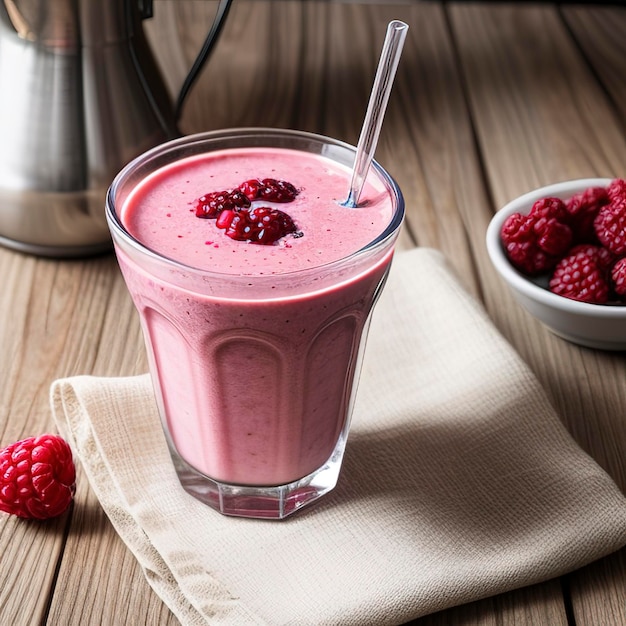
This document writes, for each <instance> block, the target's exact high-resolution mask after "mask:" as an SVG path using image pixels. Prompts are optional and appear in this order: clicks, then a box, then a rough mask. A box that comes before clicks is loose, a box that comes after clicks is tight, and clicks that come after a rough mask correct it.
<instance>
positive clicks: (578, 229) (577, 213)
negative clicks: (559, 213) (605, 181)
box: [566, 187, 609, 243]
mask: <svg viewBox="0 0 626 626" xmlns="http://www.w3.org/2000/svg"><path fill="white" fill-rule="evenodd" d="M608 203H609V194H608V193H607V190H606V189H605V188H604V187H589V188H588V189H585V190H584V191H581V192H580V193H577V194H575V195H574V196H572V197H571V198H570V199H569V200H568V202H567V205H566V206H567V212H568V214H569V220H568V223H569V225H570V227H571V229H572V232H573V234H574V241H576V242H578V243H583V242H587V243H592V242H595V243H597V241H598V238H597V236H596V231H595V229H594V226H593V222H594V220H595V218H596V215H597V214H598V212H599V211H600V209H601V207H603V206H604V205H605V204H608Z"/></svg>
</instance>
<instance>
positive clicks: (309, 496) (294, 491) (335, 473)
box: [169, 436, 345, 519]
mask: <svg viewBox="0 0 626 626" xmlns="http://www.w3.org/2000/svg"><path fill="white" fill-rule="evenodd" d="M169 448H170V455H171V457H172V460H173V462H174V467H175V469H176V473H177V475H178V479H179V481H180V484H181V485H182V486H183V488H184V489H185V491H187V492H188V493H190V494H191V495H192V496H194V497H195V498H197V499H198V500H200V501H201V502H204V503H205V504H207V505H209V506H210V507H211V508H213V509H215V510H217V511H219V512H220V513H223V514H224V515H233V516H237V517H252V518H260V519H283V518H285V517H287V516H289V515H291V514H292V513H295V512H296V511H299V510H300V509H301V508H303V507H304V506H306V505H309V504H312V503H313V502H315V501H316V500H319V498H321V497H322V496H323V495H324V494H326V493H328V492H329V491H331V490H332V489H333V488H334V487H335V485H336V484H337V479H338V478H339V470H340V468H341V461H342V458H343V453H344V449H345V437H343V436H342V437H340V439H339V442H338V444H337V447H336V448H335V451H334V452H333V454H332V456H331V457H330V459H329V460H328V461H327V462H326V463H325V464H324V465H323V466H322V467H321V468H319V469H318V470H316V471H314V472H312V473H311V474H309V475H308V476H305V477H304V478H301V479H300V480H296V481H294V482H292V483H288V484H286V485H276V486H268V487H263V486H251V487H249V486H245V485H230V484H228V483H222V482H219V481H217V480H214V479H212V478H209V477H208V476H205V475H204V474H202V473H201V472H199V471H198V470H196V469H194V468H193V467H191V466H190V465H189V464H188V463H187V462H186V461H185V460H184V459H183V458H182V457H181V456H180V455H179V454H178V452H177V451H176V449H175V448H174V447H173V446H172V445H171V444H170V446H169Z"/></svg>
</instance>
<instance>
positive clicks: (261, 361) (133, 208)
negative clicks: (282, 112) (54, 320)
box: [117, 148, 393, 485]
mask: <svg viewBox="0 0 626 626" xmlns="http://www.w3.org/2000/svg"><path fill="white" fill-rule="evenodd" d="M267 177H270V178H277V179H283V180H287V181H289V182H291V183H292V184H293V185H294V186H295V187H296V188H297V189H298V190H299V193H298V195H297V197H296V199H295V201H293V202H291V203H288V204H284V205H283V204H272V203H268V202H261V203H260V204H262V205H264V206H274V207H275V208H279V209H281V210H283V211H285V212H287V213H288V214H289V215H290V216H291V217H292V219H293V220H294V222H295V223H296V226H297V229H298V233H297V236H294V235H293V234H291V235H287V236H286V237H284V238H282V239H280V240H279V242H277V243H276V244H274V245H258V244H252V243H249V242H242V241H236V240H232V239H230V238H229V237H227V236H226V235H225V233H224V231H223V230H220V229H218V228H217V226H216V222H215V220H207V219H200V218H198V217H196V216H195V213H194V211H193V206H194V201H195V200H196V199H197V198H198V197H199V196H201V195H203V194H205V193H209V192H212V191H219V190H222V189H229V188H234V187H236V186H238V185H239V184H240V183H242V182H244V181H245V180H248V179H250V178H267ZM348 182H349V172H348V171H347V170H346V169H345V168H343V167H342V166H340V165H338V164H336V163H334V162H333V161H330V160H329V159H326V158H323V157H320V156H318V155H314V154H309V153H306V152H299V151H293V150H286V149H266V148H263V149H238V150H225V151H221V152H214V153H209V154H207V155H202V156H200V157H193V158H188V159H183V160H181V161H177V162H175V163H174V164H172V165H170V166H166V167H165V168H163V169H160V170H158V171H156V172H155V173H154V174H153V175H151V176H149V177H148V178H146V179H144V181H143V182H142V183H141V184H140V185H138V186H137V187H136V188H135V189H134V191H133V192H132V193H131V195H130V196H129V197H128V198H127V200H126V202H125V203H124V206H123V207H122V209H121V211H120V218H121V221H122V223H123V225H124V226H125V227H126V229H127V230H128V232H129V233H130V234H131V235H132V236H133V237H134V238H136V239H137V240H138V241H140V242H141V243H142V244H143V245H144V246H146V247H147V248H149V249H151V250H153V251H155V252H157V253H158V254H159V255H162V256H164V257H167V258H170V259H174V260H176V261H177V262H178V263H180V264H183V265H184V266H188V268H187V270H186V269H185V268H184V267H182V266H178V267H177V269H176V271H172V270H171V269H168V268H165V269H160V270H159V271H157V272H152V271H150V272H146V271H145V270H144V269H142V267H140V266H139V265H138V263H137V262H136V260H135V259H134V258H133V255H132V254H127V253H126V252H125V251H123V250H121V249H120V248H119V247H118V249H117V253H118V258H119V262H120V266H121V268H122V271H123V273H124V277H125V280H126V282H127V284H128V287H129V291H130V293H131V294H132V297H133V299H134V302H135V304H136V306H137V309H138V310H139V313H140V317H141V322H142V327H143V330H144V333H145V336H146V339H147V344H148V346H149V359H150V361H151V368H152V372H153V375H154V376H153V377H154V378H155V386H156V391H157V400H158V402H159V405H160V410H161V413H162V416H163V418H164V421H165V426H166V430H167V431H168V433H169V435H170V438H171V440H172V442H173V444H174V446H175V447H176V449H177V451H178V453H179V454H180V455H181V456H182V458H183V459H185V461H186V462H187V463H189V464H190V465H191V466H192V467H194V468H195V469H196V470H198V471H200V472H202V473H203V474H205V475H207V476H209V477H211V478H213V479H215V480H217V481H221V482H226V483H231V484H245V485H278V484H285V483H288V482H292V481H294V480H297V479H299V478H302V477H303V476H306V475H308V474H310V473H311V472H312V471H314V470H316V469H318V468H319V467H320V466H322V465H323V464H324V463H325V462H326V461H327V460H328V458H329V457H330V455H331V454H332V453H333V450H334V449H335V447H336V444H337V441H338V440H339V439H340V437H341V436H342V433H343V432H344V431H345V428H344V427H345V425H346V420H347V419H348V416H349V409H350V404H351V402H352V400H353V390H352V381H353V378H354V373H355V370H356V368H357V364H358V360H359V354H360V346H361V341H360V340H361V336H362V334H363V332H364V329H365V327H366V325H367V322H368V320H369V314H370V310H371V307H372V304H373V302H374V300H375V298H376V296H377V294H378V292H379V290H380V287H381V285H382V282H383V280H384V277H385V276H386V272H387V269H388V266H389V263H390V262H391V255H392V251H391V250H390V249H389V248H388V247H387V248H386V249H383V250H380V249H379V250H378V251H377V252H375V253H372V254H369V255H368V256H367V255H366V258H361V259H360V260H358V261H354V260H350V261H346V262H344V263H341V262H339V263H336V262H337V261H339V260H341V259H345V258H346V257H350V256H351V255H353V253H355V252H356V251H358V250H360V249H361V248H363V247H364V246H366V245H367V244H368V243H370V242H371V241H373V240H374V239H376V237H377V236H378V235H379V234H380V233H381V232H383V231H384V230H385V228H387V226H388V225H389V223H390V222H391V220H392V213H393V202H392V199H391V198H390V195H389V192H388V191H387V189H386V188H385V186H384V184H383V183H382V182H381V181H380V180H379V179H378V177H377V176H375V175H373V174H371V175H370V177H369V178H368V182H367V185H366V188H365V190H364V193H363V195H362V197H361V200H362V204H365V206H364V207H363V208H358V209H349V208H345V207H342V206H340V204H339V201H340V200H342V199H343V198H344V197H345V195H346V192H347V188H348ZM330 263H332V264H333V265H331V266H328V264H330ZM190 268H198V270H201V271H196V270H193V269H190Z"/></svg>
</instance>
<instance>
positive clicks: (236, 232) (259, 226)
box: [216, 207, 297, 245]
mask: <svg viewBox="0 0 626 626" xmlns="http://www.w3.org/2000/svg"><path fill="white" fill-rule="evenodd" d="M216 226H217V227H218V228H222V229H224V230H225V231H226V234H227V235H228V236H229V237H230V238H231V239H236V240H237V241H249V242H251V243H257V244H263V245H269V244H273V243H275V242H276V241H278V240H279V239H280V238H281V237H284V236H285V235H288V234H289V233H295V232H296V230H297V229H296V225H295V224H294V222H293V220H292V219H291V217H289V215H287V213H285V212H283V211H280V210H279V209H272V208H270V207H255V208H252V209H241V210H239V211H224V212H222V214H221V215H220V216H219V218H218V220H217V222H216Z"/></svg>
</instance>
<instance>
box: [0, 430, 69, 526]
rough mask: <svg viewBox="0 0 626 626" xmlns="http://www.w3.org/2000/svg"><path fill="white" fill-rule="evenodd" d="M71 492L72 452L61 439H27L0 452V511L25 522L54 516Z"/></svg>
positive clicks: (66, 505)
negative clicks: (25, 520) (27, 519)
mask: <svg viewBox="0 0 626 626" xmlns="http://www.w3.org/2000/svg"><path fill="white" fill-rule="evenodd" d="M75 490H76V469H75V467H74V461H73V460H72V452H71V450H70V447H69V445H68V444H67V442H66V441H65V440H64V439H62V438H61V437H58V436H57V435H41V436H39V437H29V438H28V439H24V440H22V441H18V442H17V443H13V444H11V445H10V446H7V447H6V448H4V449H3V450H2V451H0V510H2V511H5V512H6V513H10V514H12V515H17V516H18V517H25V518H29V519H48V518H50V517H56V516H57V515H60V514H61V513H63V512H64V511H65V510H66V509H67V508H68V506H69V505H70V502H71V501H72V498H73V497H74V492H75Z"/></svg>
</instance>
